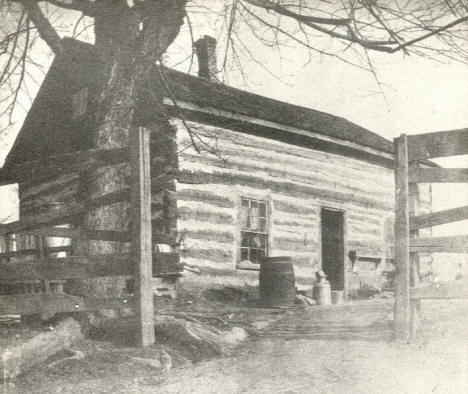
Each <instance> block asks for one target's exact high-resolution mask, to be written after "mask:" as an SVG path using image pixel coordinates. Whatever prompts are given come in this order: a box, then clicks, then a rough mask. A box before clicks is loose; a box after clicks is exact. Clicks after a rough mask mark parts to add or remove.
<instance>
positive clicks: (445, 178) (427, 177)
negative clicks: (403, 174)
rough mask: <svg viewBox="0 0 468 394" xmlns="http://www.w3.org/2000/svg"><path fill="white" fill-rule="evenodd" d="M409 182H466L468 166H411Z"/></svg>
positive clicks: (467, 179) (467, 180)
mask: <svg viewBox="0 0 468 394" xmlns="http://www.w3.org/2000/svg"><path fill="white" fill-rule="evenodd" d="M408 181H409V182H419V183H465V182H468V168H410V169H409V173H408Z"/></svg>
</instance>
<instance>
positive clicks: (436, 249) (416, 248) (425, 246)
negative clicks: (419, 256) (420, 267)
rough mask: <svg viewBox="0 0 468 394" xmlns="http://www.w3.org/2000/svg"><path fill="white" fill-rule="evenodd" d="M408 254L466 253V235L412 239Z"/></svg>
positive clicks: (467, 242) (467, 236)
mask: <svg viewBox="0 0 468 394" xmlns="http://www.w3.org/2000/svg"><path fill="white" fill-rule="evenodd" d="M410 252H432V253H467V252H468V235H456V236H452V237H431V238H414V239H411V240H410Z"/></svg>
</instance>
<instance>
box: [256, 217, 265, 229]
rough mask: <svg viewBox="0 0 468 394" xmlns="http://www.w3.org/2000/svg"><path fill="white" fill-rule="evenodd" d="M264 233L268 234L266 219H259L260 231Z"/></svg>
mask: <svg viewBox="0 0 468 394" xmlns="http://www.w3.org/2000/svg"><path fill="white" fill-rule="evenodd" d="M257 231H260V232H262V233H265V232H266V219H265V218H259V219H258V230H257Z"/></svg>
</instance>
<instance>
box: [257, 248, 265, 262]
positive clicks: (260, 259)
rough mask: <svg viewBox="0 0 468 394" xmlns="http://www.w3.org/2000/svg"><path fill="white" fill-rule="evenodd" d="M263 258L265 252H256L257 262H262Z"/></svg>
mask: <svg viewBox="0 0 468 394" xmlns="http://www.w3.org/2000/svg"><path fill="white" fill-rule="evenodd" d="M264 258H265V250H263V249H262V250H259V251H258V259H259V262H260V263H261V262H262V259H264Z"/></svg>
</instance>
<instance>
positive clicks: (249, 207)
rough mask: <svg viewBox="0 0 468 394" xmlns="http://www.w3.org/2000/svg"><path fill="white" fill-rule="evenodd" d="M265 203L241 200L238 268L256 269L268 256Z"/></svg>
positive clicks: (266, 210)
mask: <svg viewBox="0 0 468 394" xmlns="http://www.w3.org/2000/svg"><path fill="white" fill-rule="evenodd" d="M267 207H268V206H267V202H266V201H258V200H252V199H247V198H242V199H241V212H240V229H241V234H240V235H241V242H240V266H241V268H252V269H257V268H258V266H254V264H255V265H257V264H260V262H261V260H262V259H263V258H264V257H266V256H267V255H268V209H267Z"/></svg>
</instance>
